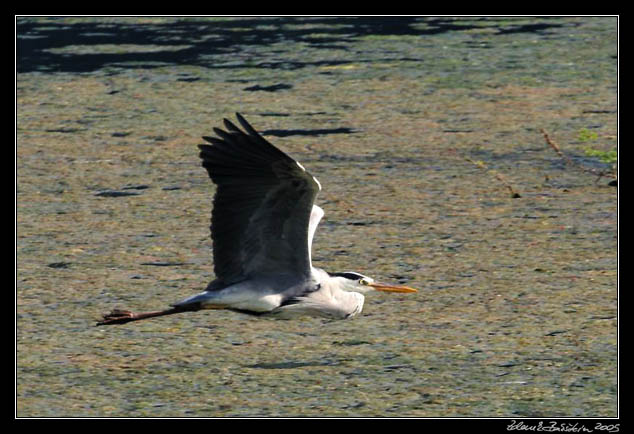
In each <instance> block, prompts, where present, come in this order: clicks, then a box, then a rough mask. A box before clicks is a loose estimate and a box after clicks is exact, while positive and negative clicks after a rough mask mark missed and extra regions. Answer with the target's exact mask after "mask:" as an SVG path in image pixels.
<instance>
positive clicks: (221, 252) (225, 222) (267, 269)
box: [97, 113, 416, 325]
mask: <svg viewBox="0 0 634 434" xmlns="http://www.w3.org/2000/svg"><path fill="white" fill-rule="evenodd" d="M236 116H237V119H238V121H239V123H240V125H241V126H242V128H243V129H242V130H241V129H239V128H238V127H236V126H235V125H234V124H233V123H232V122H231V121H229V120H227V119H225V120H224V125H225V128H226V131H224V130H222V129H220V128H214V132H215V133H216V135H217V137H203V139H204V140H205V141H206V142H209V144H204V145H198V147H199V148H200V158H201V159H202V165H203V167H204V168H205V169H207V172H208V173H209V176H210V178H211V180H212V181H213V183H214V184H216V186H217V189H216V194H215V196H214V200H213V210H212V213H211V238H212V241H213V259H214V271H215V274H216V279H215V280H213V281H212V282H211V283H209V285H207V288H206V289H205V291H203V292H201V293H199V294H196V295H193V296H191V297H188V298H186V299H184V300H181V301H179V302H177V303H174V304H172V307H171V308H169V309H165V310H160V311H153V312H131V311H128V310H120V309H115V310H113V311H112V312H110V313H109V314H106V315H104V317H103V319H102V320H101V321H100V322H98V323H97V325H106V324H123V323H127V322H130V321H138V320H142V319H146V318H153V317H158V316H164V315H172V314H176V313H182V312H192V311H197V310H201V309H230V310H234V311H238V312H244V313H251V314H256V315H270V316H275V317H279V318H292V317H296V316H299V315H310V316H321V317H328V318H334V319H344V318H351V317H353V316H355V315H357V314H359V313H360V312H361V310H362V309H363V301H364V296H363V295H362V294H363V293H366V292H368V291H371V290H378V291H389V292H400V293H407V292H416V290H415V289H413V288H409V287H407V286H401V285H391V284H386V283H379V282H376V281H374V279H372V278H370V277H368V276H364V275H362V274H360V273H356V272H352V271H348V272H343V273H327V272H326V271H324V270H322V269H319V268H316V267H313V265H312V262H311V245H312V242H313V236H314V235H315V230H316V229H317V225H318V224H319V221H320V220H321V218H322V217H323V216H324V211H323V210H322V209H321V208H320V207H318V206H317V205H314V202H315V198H316V197H317V194H318V192H319V191H320V190H321V185H320V184H319V181H317V179H316V178H315V177H314V176H312V175H311V174H309V173H308V172H307V171H306V169H305V168H304V166H302V165H301V164H300V163H299V162H297V161H295V160H294V159H292V158H291V157H289V156H288V155H286V154H285V153H284V152H282V151H281V150H279V149H278V148H276V147H275V146H273V145H272V144H271V143H269V142H268V141H267V140H266V139H264V138H263V137H262V136H261V135H260V134H259V133H258V132H257V131H255V129H254V128H253V127H252V126H251V125H250V124H249V123H248V122H247V121H246V120H245V119H244V118H243V117H242V116H241V115H240V114H239V113H236Z"/></svg>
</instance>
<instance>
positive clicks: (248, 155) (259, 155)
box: [199, 113, 321, 285]
mask: <svg viewBox="0 0 634 434" xmlns="http://www.w3.org/2000/svg"><path fill="white" fill-rule="evenodd" d="M236 117H237V119H238V121H239V122H240V124H241V126H242V128H243V129H244V131H242V130H240V129H239V128H238V127H236V126H235V125H234V124H233V123H231V122H230V121H228V120H227V119H225V120H224V125H225V128H226V129H227V131H223V130H221V129H219V128H214V132H215V133H216V135H217V136H218V137H203V139H205V140H206V141H207V142H209V143H211V145H208V144H204V145H199V148H200V150H201V152H200V158H202V160H203V163H202V165H203V167H205V169H207V172H208V173H209V176H210V178H211V180H212V181H213V182H214V184H216V185H217V186H218V188H217V190H216V195H215V196H214V201H213V210H212V213H211V238H212V240H213V254H214V271H215V273H216V277H217V279H219V280H221V281H222V282H223V283H224V284H226V285H228V284H231V283H235V282H238V281H241V280H244V279H246V278H250V277H254V276H256V275H262V274H292V275H297V276H298V277H299V276H303V277H309V276H310V273H311V262H310V240H309V238H310V239H312V233H310V234H309V221H310V216H311V211H312V209H313V202H314V201H315V197H316V196H317V193H318V192H319V190H320V189H321V188H320V186H319V182H318V181H317V180H316V179H315V178H314V177H313V176H312V175H310V174H309V173H308V172H306V170H305V169H304V167H303V166H301V165H300V164H299V163H298V162H297V161H295V160H293V159H292V158H291V157H289V156H288V155H286V154H285V153H284V152H282V151H280V150H279V149H277V148H276V147H275V146H273V145H272V144H271V143H269V142H268V141H267V140H266V139H264V138H263V137H262V136H261V135H260V134H259V133H257V132H256V131H255V129H253V127H252V126H251V125H249V123H248V122H247V121H246V120H245V119H244V118H243V117H242V116H241V115H240V114H239V113H236ZM315 226H316V224H315ZM312 232H314V229H313V231H312ZM309 235H310V236H309Z"/></svg>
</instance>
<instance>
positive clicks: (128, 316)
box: [96, 304, 201, 326]
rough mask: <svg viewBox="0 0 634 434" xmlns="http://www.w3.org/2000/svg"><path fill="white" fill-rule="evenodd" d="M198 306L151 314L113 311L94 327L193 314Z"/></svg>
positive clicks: (181, 307) (158, 311) (198, 308)
mask: <svg viewBox="0 0 634 434" xmlns="http://www.w3.org/2000/svg"><path fill="white" fill-rule="evenodd" d="M200 309H201V306H200V304H192V305H187V306H176V307H173V308H171V309H165V310H157V311H152V312H131V311H129V310H121V309H114V310H112V312H110V313H108V314H105V315H104V316H103V319H102V320H101V321H99V322H98V323H97V324H96V325H98V326H100V325H110V324H125V323H127V322H131V321H139V320H142V319H147V318H154V317H156V316H165V315H173V314H175V313H181V312H194V311H197V310H200Z"/></svg>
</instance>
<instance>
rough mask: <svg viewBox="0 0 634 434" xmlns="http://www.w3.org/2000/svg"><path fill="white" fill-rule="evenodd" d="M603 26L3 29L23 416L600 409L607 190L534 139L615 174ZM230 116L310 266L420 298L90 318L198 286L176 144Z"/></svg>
mask: <svg viewBox="0 0 634 434" xmlns="http://www.w3.org/2000/svg"><path fill="white" fill-rule="evenodd" d="M616 25H617V22H616V18H609V17H605V18H588V17H586V18H510V19H507V18H496V19H485V18H461V19H454V18H449V17H442V18H402V19H387V18H352V17H351V18H341V19H336V18H281V19H276V18H262V19H257V18H213V19H207V18H187V19H178V18H66V19H43V18H28V19H26V18H21V19H18V26H17V33H18V76H17V98H18V99H17V103H18V104H17V106H18V122H17V128H18V137H17V139H18V140H17V141H18V145H17V181H18V185H17V263H18V266H17V316H16V319H17V415H18V416H20V417H34V416H69V417H78V416H89V417H90V416H132V417H139V416H153V417H159V416H160V417H174V416H175V417H223V416H291V417H294V416H318V417H332V416H353V417H356V416H380V417H402V416H416V417H450V416H479V417H487V416H500V417H523V416H533V417H554V416H587V417H602V416H616V396H617V382H616V380H617V377H616V372H617V370H616V369H617V346H616V344H617V323H616V318H617V290H616V283H617V274H616V271H617V270H616V268H617V232H616V229H617V227H616V218H617V190H616V188H614V187H610V186H608V185H607V182H608V179H606V178H603V179H601V180H599V181H597V180H596V177H595V176H593V175H590V174H588V173H586V172H583V171H581V170H578V169H577V168H575V167H571V166H567V165H566V164H565V163H564V162H563V160H562V159H561V158H559V157H558V156H557V154H555V152H554V151H553V150H552V149H551V148H549V147H548V146H547V145H546V143H545V142H544V139H543V137H542V135H541V133H540V129H542V128H543V129H545V130H547V131H548V132H549V134H551V136H552V137H553V138H554V139H556V140H557V142H558V143H559V145H560V146H561V148H562V149H563V151H564V152H566V153H568V154H569V155H570V156H571V158H574V159H575V161H577V162H578V163H579V164H581V165H584V166H586V167H588V166H589V167H594V168H598V170H608V169H609V168H608V167H605V166H602V165H601V164H600V163H597V162H596V161H595V160H592V159H590V158H588V157H586V156H585V154H584V151H585V149H586V148H588V147H592V148H595V149H599V150H604V151H609V150H611V149H613V148H615V147H616V134H617V129H616V128H617V126H616V119H617V112H616V89H617V88H616V73H617V36H616V35H617V33H616ZM235 111H240V112H242V113H244V114H245V116H246V117H247V118H248V119H249V120H250V122H251V123H252V124H253V125H254V126H255V127H256V128H258V129H259V130H260V131H263V132H264V133H265V134H267V137H268V138H269V139H270V140H271V141H273V142H274V143H276V144H277V145H278V146H280V147H281V148H283V149H284V150H286V151H288V152H289V153H290V154H291V155H293V156H294V157H296V158H297V159H298V160H299V161H301V162H302V164H303V165H304V166H306V168H307V169H308V170H309V171H310V172H311V173H313V174H315V175H316V176H317V177H318V178H319V180H320V182H321V183H322V185H323V187H324V190H323V192H322V193H321V194H320V196H319V198H318V203H319V205H320V206H321V207H322V208H324V210H325V211H326V217H325V218H324V220H323V221H322V224H321V226H320V230H319V231H318V233H317V235H316V238H315V241H314V249H315V252H314V254H313V259H314V261H315V262H316V264H317V265H318V266H320V267H323V268H325V269H327V270H331V271H344V270H357V271H360V272H362V273H365V274H369V275H373V276H376V277H378V278H381V279H385V280H394V281H398V282H402V283H406V284H408V285H411V286H414V287H417V288H419V289H420V292H419V293H417V294H413V295H409V294H405V295H402V296H394V295H392V296H388V295H375V296H370V297H368V298H367V299H366V306H365V309H364V315H362V316H361V317H358V318H355V319H353V320H350V321H339V322H325V321H322V320H318V319H311V318H308V319H305V320H299V321H275V320H266V319H259V318H252V317H249V316H242V315H239V314H236V313H232V312H222V311H218V312H216V311H209V312H199V313H193V314H189V315H183V316H180V317H178V316H174V317H167V318H163V319H157V320H155V321H149V322H146V323H137V324H129V325H126V326H118V327H110V328H95V327H93V325H94V323H95V321H96V320H97V319H98V318H99V317H100V315H101V314H102V313H104V312H107V311H109V310H110V309H112V308H113V307H126V308H132V309H139V310H141V309H142V310H145V309H155V308H162V307H165V306H166V305H167V304H168V303H170V302H173V301H175V300H178V299H180V298H182V297H184V296H187V295H190V294H193V293H194V292H197V291H200V290H201V289H202V288H203V287H204V286H205V285H206V284H207V282H208V281H209V280H211V279H212V278H213V275H212V264H211V251H210V248H211V242H210V240H209V237H208V225H209V212H210V207H211V196H212V194H213V187H212V185H211V183H210V182H209V180H208V179H207V175H206V173H205V172H204V170H203V169H202V168H201V167H200V166H199V162H198V157H197V149H196V147H195V145H196V144H197V143H199V142H200V139H199V138H200V136H202V135H209V134H211V132H212V131H211V128H212V127H213V126H218V125H220V122H221V119H222V118H223V117H230V116H232V115H233V113H234V112H235ZM584 129H585V130H589V131H592V132H595V133H596V137H595V136H592V137H595V138H593V139H592V140H590V141H588V140H583V139H584V137H587V135H586V136H583V135H580V132H581V131H582V130H584ZM465 157H468V158H469V159H471V160H472V161H478V162H480V161H481V162H483V163H484V164H485V165H486V168H487V169H488V170H483V169H482V167H478V166H477V165H475V164H472V163H471V162H469V161H467V160H466V159H465ZM496 174H500V175H502V177H503V178H504V179H505V180H506V182H507V183H509V184H511V185H512V186H513V188H514V189H515V190H517V191H518V192H519V193H520V195H521V197H520V198H515V199H513V198H511V196H510V194H509V191H508V190H507V188H506V187H505V185H504V184H503V183H502V182H501V181H500V180H499V179H498V178H497V177H496ZM105 190H108V191H118V192H131V193H136V194H133V195H114V196H112V195H110V196H109V195H105V196H104V195H98V193H99V192H103V191H105ZM157 262H158V263H167V264H172V265H171V266H160V267H159V266H152V265H144V264H152V263H157Z"/></svg>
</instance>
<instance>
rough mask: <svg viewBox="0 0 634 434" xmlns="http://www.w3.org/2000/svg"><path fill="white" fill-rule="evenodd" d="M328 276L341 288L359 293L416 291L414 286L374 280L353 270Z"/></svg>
mask: <svg viewBox="0 0 634 434" xmlns="http://www.w3.org/2000/svg"><path fill="white" fill-rule="evenodd" d="M330 277H332V278H335V279H337V280H338V282H339V283H340V284H341V288H342V289H345V290H348V291H357V292H361V293H365V292H369V291H384V292H418V291H417V290H415V289H414V288H410V287H409V286H402V285H392V284H388V283H381V282H375V281H374V279H373V278H371V277H368V276H364V275H363V274H361V273H356V272H354V271H346V272H344V273H333V274H331V275H330Z"/></svg>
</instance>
